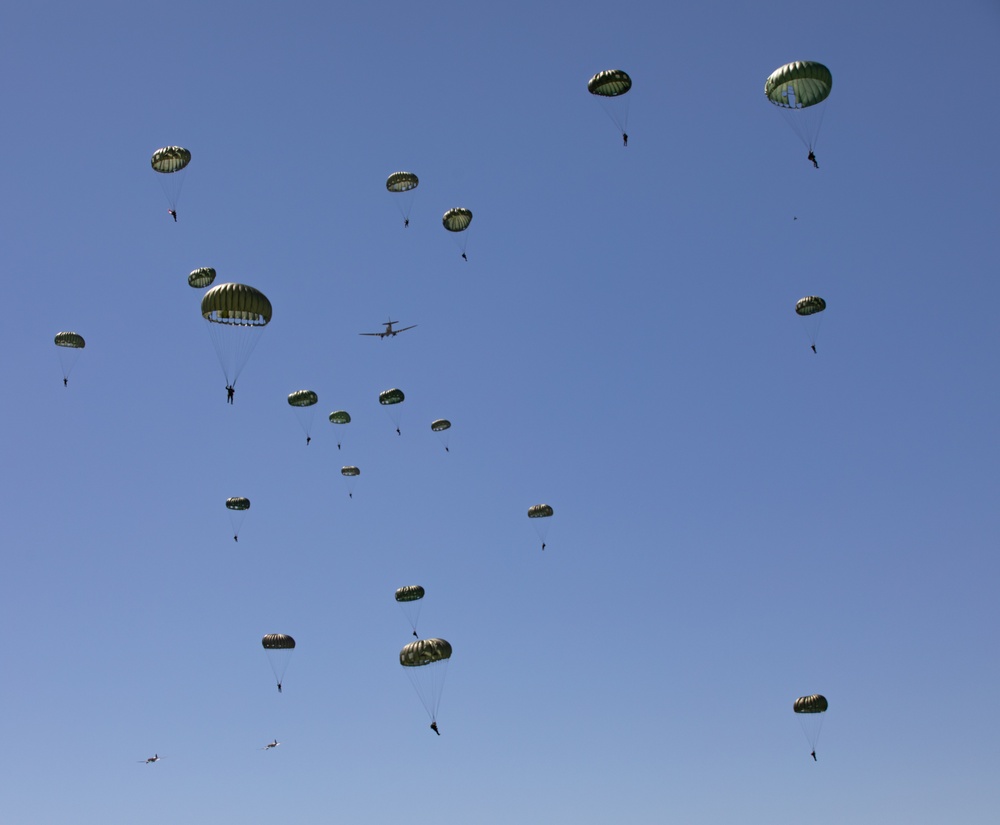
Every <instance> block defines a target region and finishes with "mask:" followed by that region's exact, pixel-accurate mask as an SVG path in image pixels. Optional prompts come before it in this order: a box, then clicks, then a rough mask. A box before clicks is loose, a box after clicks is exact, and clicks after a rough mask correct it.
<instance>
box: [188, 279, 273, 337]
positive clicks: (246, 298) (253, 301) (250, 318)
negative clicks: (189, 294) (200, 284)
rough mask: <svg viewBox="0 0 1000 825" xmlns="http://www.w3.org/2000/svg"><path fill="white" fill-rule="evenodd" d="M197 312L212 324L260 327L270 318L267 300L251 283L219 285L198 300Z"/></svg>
mask: <svg viewBox="0 0 1000 825" xmlns="http://www.w3.org/2000/svg"><path fill="white" fill-rule="evenodd" d="M201 315H202V317H203V318H204V319H205V320H206V321H208V322H209V323H212V324H225V325H227V326H261V327H262V326H264V325H265V324H267V323H269V322H270V320H271V302H270V301H269V300H267V296H266V295H265V294H264V293H263V292H261V291H260V290H257V289H254V288H253V287H252V286H247V285H246V284H219V285H218V286H213V287H212V288H211V289H210V290H209V291H208V292H206V293H205V297H204V298H202V299H201Z"/></svg>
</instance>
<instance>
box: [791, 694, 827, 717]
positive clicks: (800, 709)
mask: <svg viewBox="0 0 1000 825" xmlns="http://www.w3.org/2000/svg"><path fill="white" fill-rule="evenodd" d="M828 707H829V703H828V702H827V701H826V697H825V696H821V695H820V694H818V693H814V694H813V695H812V696H800V697H799V698H798V699H796V700H795V704H794V705H793V706H792V709H793V710H794V711H795V712H796V713H825V712H826V709H827V708H828Z"/></svg>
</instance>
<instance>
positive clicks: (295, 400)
mask: <svg viewBox="0 0 1000 825" xmlns="http://www.w3.org/2000/svg"><path fill="white" fill-rule="evenodd" d="M318 401H319V396H318V395H316V393H314V392H313V391H312V390H296V391H295V392H290V393H289V394H288V403H289V404H290V405H291V406H293V407H311V406H312V405H313V404H315V403H317V402H318Z"/></svg>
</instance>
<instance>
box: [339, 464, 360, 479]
mask: <svg viewBox="0 0 1000 825" xmlns="http://www.w3.org/2000/svg"><path fill="white" fill-rule="evenodd" d="M340 474H341V475H342V476H344V477H345V478H355V477H356V476H359V475H361V470H359V469H358V468H357V467H352V466H348V467H341V468H340Z"/></svg>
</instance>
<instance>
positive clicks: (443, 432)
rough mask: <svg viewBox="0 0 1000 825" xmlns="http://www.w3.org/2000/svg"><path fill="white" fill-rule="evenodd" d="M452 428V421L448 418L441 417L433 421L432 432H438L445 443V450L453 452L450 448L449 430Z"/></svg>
mask: <svg viewBox="0 0 1000 825" xmlns="http://www.w3.org/2000/svg"><path fill="white" fill-rule="evenodd" d="M450 429H451V422H450V421H449V420H448V419H447V418H439V419H438V420H437V421H432V422H431V432H435V433H437V434H438V437H439V438H440V439H441V443H442V444H443V445H444V449H445V452H451V451H450V450H449V449H448V435H449V433H448V430H450Z"/></svg>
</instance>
